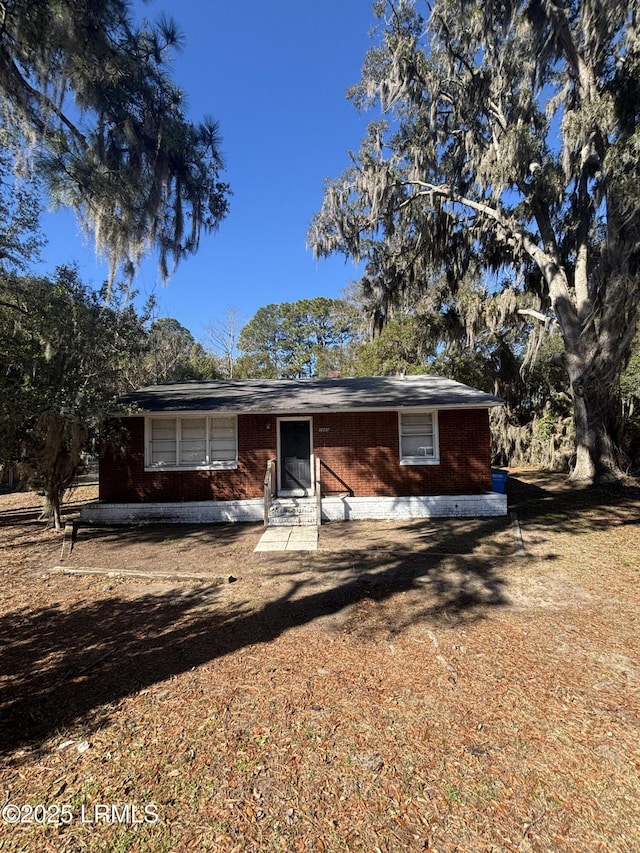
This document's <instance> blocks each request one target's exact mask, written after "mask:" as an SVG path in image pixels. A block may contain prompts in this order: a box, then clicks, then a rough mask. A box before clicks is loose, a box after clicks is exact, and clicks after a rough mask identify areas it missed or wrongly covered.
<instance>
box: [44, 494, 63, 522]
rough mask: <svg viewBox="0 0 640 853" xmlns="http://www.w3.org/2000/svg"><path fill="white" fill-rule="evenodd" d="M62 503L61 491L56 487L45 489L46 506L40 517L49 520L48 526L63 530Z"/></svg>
mask: <svg viewBox="0 0 640 853" xmlns="http://www.w3.org/2000/svg"><path fill="white" fill-rule="evenodd" d="M61 504H62V495H61V494H60V492H58V491H57V490H56V489H51V490H49V489H47V490H45V494H44V506H43V508H42V515H41V516H40V517H41V518H42V519H43V520H44V521H46V522H47V525H48V526H50V527H54V528H55V529H56V530H62V517H61V514H60V506H61Z"/></svg>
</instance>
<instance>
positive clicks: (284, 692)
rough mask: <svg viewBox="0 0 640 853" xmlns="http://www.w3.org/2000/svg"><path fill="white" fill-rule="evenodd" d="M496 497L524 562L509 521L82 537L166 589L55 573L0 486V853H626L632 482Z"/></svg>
mask: <svg viewBox="0 0 640 853" xmlns="http://www.w3.org/2000/svg"><path fill="white" fill-rule="evenodd" d="M509 489H510V501H511V505H512V506H513V507H516V508H517V511H518V516H519V518H520V521H521V525H522V534H523V539H524V544H525V547H526V556H525V557H518V556H515V546H514V538H513V530H512V527H511V520H510V519H506V520H505V519H501V520H478V521H474V522H463V521H433V522H411V523H398V524H392V523H379V524H378V523H376V524H373V523H349V524H332V525H326V526H325V527H323V528H322V531H321V535H320V548H319V550H318V552H317V553H315V554H302V555H296V554H286V555H285V554H279V555H266V556H265V555H258V554H255V555H254V554H253V547H254V546H255V543H256V542H257V539H258V537H259V535H260V532H261V531H260V528H258V527H256V526H251V525H249V526H247V525H225V526H220V527H211V528H204V529H203V528H200V529H198V528H192V527H181V528H175V527H171V528H167V527H164V528H157V527H156V528H148V529H147V528H144V529H138V530H130V529H121V530H118V531H114V530H93V531H89V530H86V529H83V528H81V529H80V535H79V537H78V541H77V543H76V547H75V549H74V551H73V554H72V556H71V558H70V559H69V560H68V563H69V564H70V565H75V566H96V567H100V568H111V569H123V568H127V569H129V570H131V569H135V568H141V569H144V570H145V571H150V572H151V571H153V568H154V567H156V568H158V569H162V570H167V568H168V567H169V569H170V570H171V571H173V572H175V574H176V578H177V579H176V580H174V581H170V582H169V581H160V580H157V579H154V578H144V579H131V578H119V577H112V578H108V577H104V576H100V577H96V576H91V575H88V576H74V577H66V576H59V575H52V574H50V573H49V572H48V569H50V568H51V567H52V566H53V565H54V564H56V563H59V562H60V544H61V541H60V537H59V535H57V534H55V533H52V532H51V531H46V530H44V529H43V528H42V526H41V525H40V523H38V522H37V520H36V516H37V512H36V511H35V504H36V500H37V499H36V498H35V497H34V496H31V495H27V494H19V495H4V496H1V497H0V524H1V525H2V526H1V527H0V547H1V550H0V566H1V568H2V578H3V590H4V596H3V605H2V621H1V623H0V626H1V627H0V643H1V645H0V661H1V666H0V688H1V689H2V700H1V703H0V749H1V751H2V757H1V759H0V761H1V765H0V769H1V776H0V778H1V780H2V792H3V800H2V802H3V803H4V802H5V800H6V801H7V802H8V803H10V804H11V805H14V804H17V805H22V806H25V808H23V810H22V812H21V814H20V816H21V819H22V821H23V822H22V823H20V824H12V823H10V822H8V821H6V820H5V822H4V823H2V822H1V821H0V850H2V851H16V853H17V851H32V850H33V851H36V850H37V851H55V853H58V851H74V853H75V851H83V850H90V851H152V852H153V853H156V851H188V850H198V851H199V850H211V851H220V853H231V851H243V853H244V852H245V851H279V850H283V851H323V853H337V851H363V853H374V851H383V853H392V851H398V853H400V851H421V850H433V851H465V853H466V851H471V852H472V851H581V853H582V851H585V852H586V851H589V852H590V851H621V853H623V852H624V851H629V853H630V851H636V850H638V849H640V779H639V775H640V695H639V691H638V688H639V686H640V661H639V651H638V637H639V636H640V631H639V628H640V624H639V623H640V609H639V607H638V604H639V598H640V593H639V589H640V547H639V546H640V531H639V526H638V522H639V519H640V516H639V510H640V492H638V491H637V490H633V489H619V490H609V491H580V490H571V489H568V488H567V487H566V485H565V484H564V483H563V481H562V480H561V479H560V478H558V477H557V476H554V475H543V474H539V473H536V472H518V473H517V476H513V477H512V478H511V482H510V486H509ZM91 496H92V492H91V491H90V490H87V489H85V490H78V492H76V494H75V496H74V498H73V500H74V504H73V505H72V506H71V507H70V512H75V511H77V508H78V506H79V505H80V503H81V502H82V501H83V500H85V499H88V498H90V497H91ZM180 572H189V573H193V572H196V573H199V574H200V575H202V577H203V581H202V582H200V583H193V582H192V583H187V582H185V581H180V579H179V576H180ZM230 576H232V577H233V578H235V582H231V583H229V582H228V581H229V577H230ZM69 741H72V743H69ZM65 743H66V744H67V745H66V746H63V745H64V744H65ZM87 744H88V748H86V749H85V750H84V751H81V749H79V748H78V747H79V745H80V746H86V745H87ZM62 746H63V748H61V747H62ZM38 803H41V804H44V805H45V806H48V808H49V810H48V811H46V812H43V811H42V810H39V811H36V812H31V811H30V809H29V808H28V806H35V805H36V804H38ZM101 804H104V805H105V806H108V805H111V804H113V805H115V806H116V807H118V808H119V809H121V811H120V812H118V813H117V814H114V813H112V812H109V814H108V818H107V817H105V812H104V811H102V812H101V811H100V805H101ZM125 804H130V805H131V806H135V807H136V809H137V812H136V813H135V815H134V814H133V812H132V811H131V810H129V812H128V813H127V812H124V811H122V808H123V806H124V805H125ZM151 804H152V805H153V810H152V811H151V812H150V813H148V816H153V814H156V813H157V817H158V819H157V822H155V823H151V822H144V812H143V809H144V807H145V805H146V806H149V805H151ZM63 805H65V806H66V805H68V806H69V810H68V811H67V812H66V814H70V815H71V819H70V820H69V822H68V823H58V824H56V823H55V822H45V823H43V822H42V820H43V818H44V819H45V820H49V821H53V819H54V818H55V817H56V815H57V814H58V813H59V812H58V811H57V809H61V807H62V806H63ZM96 806H98V815H97V817H98V820H97V821H96V820H95V817H96V813H95V808H96ZM83 809H84V810H83ZM4 814H5V817H8V818H11V817H12V815H13V812H12V811H11V809H9V811H8V812H7V811H6V808H5V811H4ZM134 817H135V818H136V820H142V821H143V822H139V823H138V822H134V821H133V818H134ZM29 818H31V819H32V820H31V822H28V821H29ZM33 818H37V820H33ZM83 818H84V820H83ZM90 820H93V822H89V821H90Z"/></svg>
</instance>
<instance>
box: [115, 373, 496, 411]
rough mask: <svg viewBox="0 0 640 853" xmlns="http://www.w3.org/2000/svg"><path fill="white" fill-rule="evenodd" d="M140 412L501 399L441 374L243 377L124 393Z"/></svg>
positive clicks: (444, 404)
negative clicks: (302, 377) (345, 377)
mask: <svg viewBox="0 0 640 853" xmlns="http://www.w3.org/2000/svg"><path fill="white" fill-rule="evenodd" d="M120 401H121V402H122V404H123V405H124V406H126V407H127V408H129V407H132V408H133V409H135V410H137V411H140V412H184V411H188V412H194V411H198V412H200V411H202V412H237V413H240V412H253V413H267V412H270V413H277V412H283V413H284V412H290V413H296V414H298V413H303V412H335V411H353V410H367V409H368V410H374V409H410V408H421V407H422V408H439V409H442V408H468V407H471V408H488V407H490V406H499V405H500V404H501V403H502V400H501V399H500V398H499V397H494V396H493V395H492V394H486V393H485V392H484V391H477V390H476V389H475V388H469V387H468V386H467V385H462V383H460V382H454V381H453V380H452V379H446V378H444V377H443V376H429V375H426V376H405V377H403V376H375V377H374V376H368V377H364V378H348V379H242V380H237V381H236V380H215V381H214V380H212V381H198V382H177V383H173V384H170V385H154V386H152V387H150V388H142V389H141V390H140V391H135V392H134V393H132V394H126V395H124V396H123V397H121V398H120Z"/></svg>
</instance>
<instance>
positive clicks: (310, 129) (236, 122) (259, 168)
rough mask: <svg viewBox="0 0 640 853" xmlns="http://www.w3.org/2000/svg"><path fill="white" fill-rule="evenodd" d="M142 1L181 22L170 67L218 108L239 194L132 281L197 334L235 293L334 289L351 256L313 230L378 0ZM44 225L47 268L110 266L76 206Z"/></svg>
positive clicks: (342, 142)
mask: <svg viewBox="0 0 640 853" xmlns="http://www.w3.org/2000/svg"><path fill="white" fill-rule="evenodd" d="M135 9H136V12H137V13H138V14H144V15H146V16H147V17H148V18H149V19H152V20H153V19H154V18H157V17H158V15H159V14H160V12H165V13H167V14H168V15H170V16H172V17H173V18H174V19H175V20H176V22H177V23H178V25H179V27H180V29H181V31H182V33H183V35H184V40H185V46H184V50H183V52H182V53H181V54H178V55H177V56H176V58H175V61H174V72H173V78H174V80H175V81H176V82H177V83H178V84H179V85H180V86H181V88H182V89H183V90H184V91H185V93H186V96H187V103H188V110H189V116H190V118H191V119H193V120H197V119H199V118H201V117H202V116H203V115H205V114H208V115H211V116H213V118H215V119H217V120H218V121H219V122H220V130H221V134H222V137H223V143H222V152H223V155H224V158H225V162H226V169H225V172H224V174H223V179H224V180H227V181H228V182H229V183H230V184H231V188H232V191H233V196H232V198H231V210H230V213H229V215H228V217H227V219H226V220H225V221H224V222H223V223H222V225H221V227H220V229H219V231H217V232H215V233H213V234H211V235H208V236H204V237H203V239H202V241H201V245H200V250H199V252H198V254H197V255H196V256H194V257H192V258H191V259H189V260H187V261H186V262H184V263H183V265H182V266H181V267H180V268H179V269H178V271H177V273H176V274H175V275H174V277H173V278H172V279H171V280H170V282H169V284H168V286H164V287H163V286H161V285H160V283H159V280H158V277H157V275H156V269H155V263H152V264H150V263H146V264H145V265H144V267H143V269H142V271H141V273H140V274H139V275H138V277H137V279H136V281H135V283H134V287H135V288H136V289H138V290H139V291H140V292H141V293H142V294H143V295H147V294H149V293H151V292H153V293H155V294H156V296H157V299H158V302H159V309H160V316H170V317H175V318H176V319H177V320H178V321H179V322H180V323H182V324H183V325H184V326H186V327H187V328H188V329H190V330H191V332H192V333H193V334H194V336H195V337H196V338H201V337H202V336H203V326H204V325H206V324H207V323H209V322H212V321H215V320H216V319H220V318H221V317H222V315H223V313H224V311H225V308H226V307H228V306H235V307H237V308H238V309H239V310H240V311H241V312H242V314H243V315H244V316H245V317H246V319H250V318H251V317H252V316H253V315H254V314H255V312H256V311H257V310H258V308H260V307H261V306H262V305H267V304H269V303H271V302H290V301H295V300H296V299H302V298H306V297H311V296H331V297H337V296H339V295H340V291H341V290H342V289H343V288H344V287H345V286H346V285H348V284H349V282H350V281H351V280H353V279H354V278H356V277H357V270H356V269H355V267H354V266H353V265H352V264H351V263H347V264H345V262H344V260H343V259H342V258H341V257H335V258H331V259H329V260H321V261H319V262H316V261H315V260H314V258H313V255H312V253H311V251H310V250H309V249H307V248H306V244H305V238H306V232H307V227H308V225H309V222H310V220H311V217H312V216H313V214H314V212H315V211H316V210H318V208H319V207H320V204H321V201H322V189H323V181H324V179H325V178H326V177H337V176H338V175H339V174H340V173H341V172H342V171H343V170H344V168H346V166H347V165H348V156H347V150H348V149H355V150H357V148H358V146H359V142H360V139H361V138H362V136H363V135H364V132H365V129H366V124H367V121H368V118H370V117H367V116H366V115H364V116H360V115H359V114H358V112H357V111H356V109H355V108H354V106H353V105H352V104H351V103H350V102H349V101H347V99H346V97H345V93H346V90H347V88H348V87H349V86H351V85H353V84H354V83H356V82H358V80H359V78H360V69H361V67H362V63H363V60H364V57H365V53H366V51H367V48H368V47H369V46H370V44H371V42H370V38H369V31H370V29H371V27H372V26H373V25H374V23H375V19H374V16H373V12H372V0H323V2H317V0H316V2H314V0H275V2H271V3H267V2H264V0H245V2H228V0H182V2H180V3H176V2H172V0H154V2H151V3H148V4H144V5H143V4H141V3H136V4H135ZM43 228H44V231H45V234H46V236H47V237H48V238H49V245H48V247H47V248H46V249H45V252H44V259H45V261H46V265H47V269H49V270H52V269H53V267H54V266H55V265H57V264H59V263H67V262H70V261H76V262H77V263H78V265H79V268H80V273H81V277H82V279H83V281H85V282H86V283H88V284H93V285H94V286H96V287H97V286H99V285H100V283H101V282H102V281H103V280H104V278H105V277H106V267H105V266H104V265H101V264H99V263H98V262H97V261H96V259H95V254H94V252H93V248H92V247H91V246H90V245H87V244H86V243H85V241H84V238H83V236H82V235H81V233H80V231H79V229H78V227H77V225H76V223H75V220H74V216H73V214H72V213H71V212H69V211H62V212H59V213H56V214H47V215H46V216H45V217H44V218H43Z"/></svg>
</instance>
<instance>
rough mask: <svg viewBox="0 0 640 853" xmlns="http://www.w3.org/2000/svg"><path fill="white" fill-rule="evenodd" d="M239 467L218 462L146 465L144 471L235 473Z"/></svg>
mask: <svg viewBox="0 0 640 853" xmlns="http://www.w3.org/2000/svg"><path fill="white" fill-rule="evenodd" d="M237 467H238V463H237V462H218V463H217V464H214V465H145V466H144V470H145V472H147V473H152V472H158V471H163V472H170V471H176V472H180V471H234V470H235V469H236V468H237Z"/></svg>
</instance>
